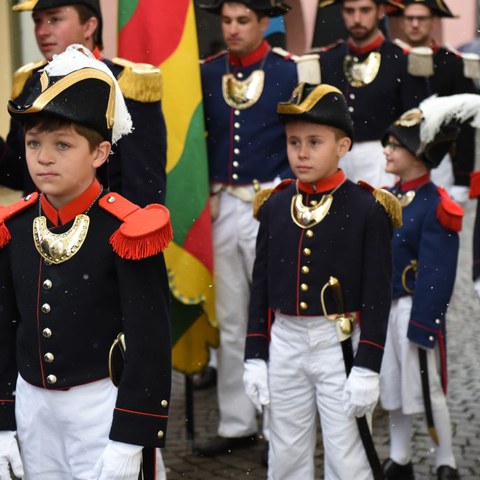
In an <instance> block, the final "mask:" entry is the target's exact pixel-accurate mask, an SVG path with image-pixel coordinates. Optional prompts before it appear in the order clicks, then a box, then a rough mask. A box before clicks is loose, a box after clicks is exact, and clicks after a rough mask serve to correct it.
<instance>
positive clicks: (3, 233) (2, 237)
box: [0, 192, 38, 248]
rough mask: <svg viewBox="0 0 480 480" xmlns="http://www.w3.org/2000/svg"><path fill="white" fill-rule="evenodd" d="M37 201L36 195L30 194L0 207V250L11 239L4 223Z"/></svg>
mask: <svg viewBox="0 0 480 480" xmlns="http://www.w3.org/2000/svg"><path fill="white" fill-rule="evenodd" d="M37 199H38V193H37V192H35V193H32V194H30V195H27V196H26V197H24V198H22V199H21V200H18V201H17V202H15V203H12V204H11V205H2V206H0V248H3V247H4V246H5V245H6V244H7V243H8V242H9V241H10V239H11V238H12V237H11V235H10V232H9V231H8V228H7V226H6V225H5V222H6V221H7V220H8V219H9V218H12V217H13V216H14V215H16V214H17V213H19V212H21V211H22V210H25V209H26V208H28V207H30V206H31V205H33V204H34V203H35V202H36V201H37Z"/></svg>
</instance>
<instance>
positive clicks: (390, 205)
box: [373, 188, 402, 228]
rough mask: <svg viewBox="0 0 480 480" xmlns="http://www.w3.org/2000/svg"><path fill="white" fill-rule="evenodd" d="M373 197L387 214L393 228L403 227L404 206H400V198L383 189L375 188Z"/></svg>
mask: <svg viewBox="0 0 480 480" xmlns="http://www.w3.org/2000/svg"><path fill="white" fill-rule="evenodd" d="M373 196H374V197H375V200H376V201H377V202H378V203H380V204H381V205H382V206H383V208H384V209H385V211H386V212H387V215H388V216H389V217H390V220H391V222H392V225H393V228H400V227H401V226H402V206H401V205H400V202H399V201H398V198H397V197H395V195H393V194H392V193H390V192H388V191H387V190H383V189H382V188H375V189H374V191H373Z"/></svg>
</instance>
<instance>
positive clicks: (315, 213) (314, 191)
mask: <svg viewBox="0 0 480 480" xmlns="http://www.w3.org/2000/svg"><path fill="white" fill-rule="evenodd" d="M277 111H278V112H279V114H280V118H281V119H282V120H283V121H284V122H285V130H286V137H287V153H288V160H289V163H290V167H291V169H292V171H293V172H294V174H295V176H296V180H286V181H284V182H282V183H281V184H280V185H279V186H277V187H276V188H275V189H273V190H270V191H264V192H260V193H259V194H257V197H256V201H255V204H256V211H257V215H258V218H259V220H260V228H259V234H258V239H257V247H256V258H255V264H254V270H253V283H252V290H251V300H250V308H249V323H248V332H247V339H246V349H245V373H244V383H245V389H246V392H247V394H248V396H249V397H250V399H251V400H252V402H253V403H254V404H255V405H256V406H257V408H258V409H261V408H262V406H267V405H268V406H269V414H270V423H269V427H270V451H269V462H268V465H269V471H268V478H269V479H270V480H281V479H285V480H286V479H288V480H294V479H298V480H300V479H301V480H313V478H314V463H313V459H314V449H315V435H316V422H315V415H316V411H317V410H318V412H319V414H320V419H321V424H322V432H323V443H324V447H325V478H326V479H329V480H330V479H342V480H346V479H356V480H360V479H363V480H367V479H371V478H379V477H378V474H379V472H378V469H379V468H381V466H380V465H379V462H378V458H373V457H376V455H373V454H374V449H373V454H372V450H371V449H370V451H369V456H367V452H366V450H365V448H364V445H362V442H361V441H360V435H366V436H369V435H370V431H369V427H368V422H367V421H366V419H365V415H367V417H368V418H369V419H370V416H371V413H372V411H373V409H374V407H375V404H376V402H377V399H378V394H379V391H378V389H379V378H378V377H379V374H378V372H379V371H380V364H381V360H382V355H383V345H384V342H385V335H386V327H387V320H388V313H389V309H390V295H391V293H390V289H391V272H392V271H391V235H392V221H391V220H390V219H389V214H390V215H391V216H392V218H395V216H397V218H399V215H400V206H399V205H398V201H397V200H396V199H395V198H394V197H393V196H392V195H390V194H389V193H388V192H384V191H379V190H375V189H373V188H372V187H370V186H369V185H366V184H363V185H361V186H359V185H355V184H354V183H352V182H351V181H349V180H347V179H346V177H345V174H344V173H343V171H342V170H340V169H339V168H338V162H339V160H340V158H341V157H343V156H344V155H345V154H346V153H347V152H348V150H349V149H350V147H351V144H352V138H353V124H352V120H351V118H350V115H349V113H348V106H347V103H346V101H345V99H344V97H343V95H342V93H341V92H340V91H339V90H338V89H337V88H335V87H332V86H330V85H325V84H322V85H311V84H306V83H301V84H300V85H299V86H298V87H297V88H296V89H295V90H294V92H293V96H292V98H291V99H290V101H289V102H286V103H279V104H278V109H277ZM262 202H263V203H262ZM387 210H388V212H387ZM337 320H338V321H337ZM360 326H361V328H360ZM352 344H353V347H352ZM350 370H351V373H350ZM349 373H350V374H349ZM347 377H348V378H347ZM356 417H358V419H357V418H356ZM358 423H362V427H361V429H360V428H357V424H358ZM370 445H371V446H372V447H373V443H371V437H370ZM380 473H381V472H380Z"/></svg>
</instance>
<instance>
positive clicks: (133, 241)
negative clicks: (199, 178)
mask: <svg viewBox="0 0 480 480" xmlns="http://www.w3.org/2000/svg"><path fill="white" fill-rule="evenodd" d="M98 204H99V205H100V207H102V208H103V209H104V210H106V211H107V212H109V213H111V214H112V215H113V216H115V217H117V218H118V219H119V220H121V221H122V222H123V223H122V225H120V228H119V229H118V230H116V231H115V232H114V233H113V234H112V235H111V237H110V244H111V245H112V247H113V250H114V251H115V253H117V255H118V256H120V257H122V258H126V259H128V260H140V259H142V258H146V257H151V256H152V255H156V254H158V253H160V252H163V251H164V250H165V248H167V246H168V244H169V243H170V242H171V241H172V239H173V230H172V224H171V222H170V212H169V211H168V208H166V207H164V206H163V205H158V204H156V203H154V204H152V205H147V206H146V207H145V208H141V207H139V206H138V205H135V204H134V203H132V202H130V201H129V200H127V199H126V198H124V197H122V196H121V195H119V194H118V193H108V194H107V195H104V196H103V197H102V198H101V199H100V200H99V202H98Z"/></svg>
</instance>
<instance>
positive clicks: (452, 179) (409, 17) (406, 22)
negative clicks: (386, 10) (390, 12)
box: [394, 0, 476, 202]
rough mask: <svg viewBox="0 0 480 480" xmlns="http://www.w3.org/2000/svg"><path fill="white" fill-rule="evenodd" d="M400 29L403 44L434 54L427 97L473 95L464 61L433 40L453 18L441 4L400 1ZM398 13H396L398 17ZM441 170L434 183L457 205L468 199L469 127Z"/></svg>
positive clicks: (472, 141)
mask: <svg viewBox="0 0 480 480" xmlns="http://www.w3.org/2000/svg"><path fill="white" fill-rule="evenodd" d="M402 7H403V11H402V17H401V22H400V26H401V28H402V32H403V36H404V40H405V41H406V42H407V43H408V44H409V45H410V46H411V47H428V48H431V49H432V50H433V59H432V60H433V75H432V76H430V77H428V79H429V85H430V94H437V95H438V96H441V97H443V96H446V95H455V94H458V93H475V92H476V88H475V84H474V81H473V79H472V78H467V77H466V76H465V74H464V60H463V58H462V57H460V56H459V55H458V54H457V53H456V52H452V51H451V50H448V49H447V48H445V47H441V46H440V45H438V43H437V42H436V41H435V39H434V32H435V30H436V26H437V24H438V22H439V19H440V18H454V15H453V13H452V12H451V11H450V9H449V8H448V6H447V4H446V3H445V2H444V1H443V0H403V1H402ZM399 12H400V10H397V12H396V13H397V14H398V13H399ZM394 15H395V13H394ZM450 154H451V156H448V157H447V158H446V159H445V161H443V162H442V164H441V166H440V168H437V169H436V170H434V171H433V172H432V178H433V180H434V181H435V183H437V184H439V185H443V186H445V188H448V190H449V193H450V194H451V195H452V197H453V198H454V199H455V200H456V201H459V202H465V201H466V200H467V198H468V187H469V184H470V173H471V172H472V171H473V168H474V164H475V131H474V129H473V128H472V127H471V126H470V125H464V126H462V128H461V130H460V134H459V137H458V139H457V142H456V149H455V152H451V153H450Z"/></svg>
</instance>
